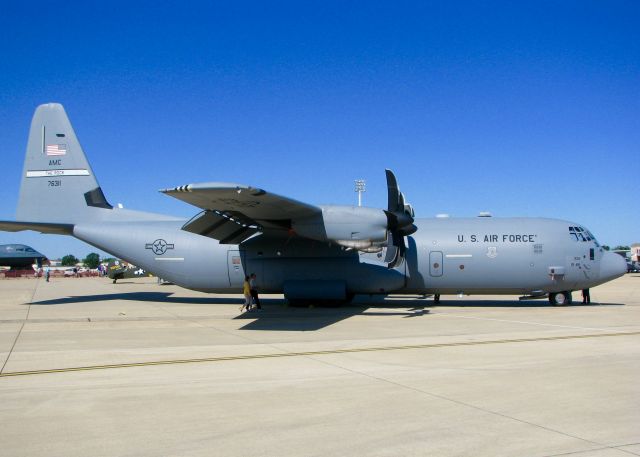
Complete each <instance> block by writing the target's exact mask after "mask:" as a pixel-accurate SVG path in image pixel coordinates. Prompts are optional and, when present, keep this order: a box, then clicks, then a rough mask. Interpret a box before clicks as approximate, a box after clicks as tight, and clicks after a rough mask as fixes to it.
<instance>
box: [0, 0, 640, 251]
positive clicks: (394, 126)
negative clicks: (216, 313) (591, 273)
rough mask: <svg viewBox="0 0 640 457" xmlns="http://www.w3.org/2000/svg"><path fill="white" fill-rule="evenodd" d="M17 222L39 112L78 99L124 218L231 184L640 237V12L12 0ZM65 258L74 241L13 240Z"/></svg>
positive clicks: (2, 89)
mask: <svg viewBox="0 0 640 457" xmlns="http://www.w3.org/2000/svg"><path fill="white" fill-rule="evenodd" d="M0 21H1V22H2V27H1V28H0V56H1V58H0V132H1V134H2V138H3V147H2V186H0V201H1V202H2V203H1V206H0V219H13V218H14V217H15V206H16V201H17V192H18V188H19V182H20V174H21V172H22V164H23V158H24V150H25V146H26V140H27V133H28V128H29V123H30V120H31V116H32V115H33V110H34V109H35V107H36V106H37V105H39V104H41V103H45V102H59V103H62V104H63V105H64V106H65V108H66V110H67V113H68V114H69V116H70V118H71V121H72V123H73V125H74V128H75V130H76V133H77V134H78V137H79V139H80V141H81V143H82V145H83V147H84V150H85V152H86V153H87V156H88V158H89V160H90V162H91V164H92V167H93V170H94V172H95V173H96V175H97V177H98V180H99V182H100V184H101V186H102V188H103V190H104V192H105V194H106V196H107V199H108V200H109V201H110V202H111V203H112V204H116V203H119V202H121V203H123V204H124V205H125V207H128V208H132V209H143V210H149V211H154V212H164V213H168V214H172V215H178V216H184V217H185V218H188V217H191V216H192V215H193V214H195V213H196V212H197V209H195V208H191V207H189V206H188V205H186V204H184V203H181V202H179V201H177V200H174V199H172V198H170V197H167V196H164V195H162V194H160V193H158V192H157V190H158V189H160V188H165V187H173V186H178V185H183V184H188V183H192V182H202V181H230V182H240V183H246V184H251V185H255V186H258V187H262V188H264V189H266V190H268V191H272V192H276V193H279V194H283V195H287V196H290V197H293V198H296V199H299V200H303V201H307V202H310V203H342V204H351V203H355V202H356V194H355V193H354V191H353V180H354V179H356V178H364V179H366V180H367V192H366V194H365V195H364V203H365V204H366V205H367V206H377V207H384V206H385V205H386V188H385V178H384V169H385V168H391V169H393V170H394V171H395V172H396V175H397V176H398V179H399V182H400V186H401V189H402V190H403V191H404V192H405V194H406V195H407V198H408V200H409V201H410V202H411V203H412V204H413V206H414V207H415V209H416V213H417V215H418V216H420V217H430V216H433V215H435V214H437V213H449V214H451V215H452V216H475V215H477V214H478V212H480V211H491V212H492V213H493V214H494V215H495V216H548V217H557V218H563V219H569V220H573V221H576V222H579V223H582V224H584V225H586V226H587V227H588V228H589V229H591V231H593V232H594V233H595V235H596V236H597V237H598V238H599V240H600V241H601V242H602V243H605V244H610V245H615V244H629V243H632V242H636V241H640V217H639V216H638V214H639V206H640V205H639V204H638V195H639V194H640V179H639V175H640V159H639V156H640V25H639V24H640V3H639V2H637V1H608V2H601V1H599V2H590V1H562V2H543V1H536V2H530V3H524V2H513V1H505V2H379V3H376V2H341V1H340V2H330V1H318V2H255V3H254V2H184V1H182V2H122V3H117V2H99V3H98V2H77V3H76V2H28V3H24V2H5V3H4V4H3V6H2V16H1V18H0ZM8 242H24V243H26V244H29V245H31V246H33V247H34V248H36V249H38V250H40V251H41V252H43V253H45V254H46V255H48V256H50V257H58V256H62V255H64V254H67V253H73V254H75V255H76V256H79V257H84V256H85V255H86V254H87V253H89V252H91V251H94V249H93V248H91V247H90V246H88V245H85V244H83V243H81V242H79V241H75V240H71V239H70V238H65V237H59V236H53V235H47V236H45V235H37V234H31V232H23V233H17V234H9V233H0V244H2V243H8Z"/></svg>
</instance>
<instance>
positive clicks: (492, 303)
mask: <svg viewBox="0 0 640 457" xmlns="http://www.w3.org/2000/svg"><path fill="white" fill-rule="evenodd" d="M114 300H124V301H139V302H155V303H172V304H191V305H193V304H197V305H234V306H239V305H241V304H242V303H244V298H242V297H238V298H233V297H224V298H218V297H181V296H174V294H173V293H172V292H126V293H114V294H97V295H81V296H70V297H63V298H56V299H51V300H41V301H36V302H32V303H30V304H31V305H36V306H51V305H65V304H73V303H92V302H101V301H114ZM260 301H261V303H262V305H263V310H262V311H255V310H253V311H249V312H245V313H242V314H239V315H238V316H236V317H234V320H239V321H244V320H246V321H248V322H247V323H246V324H245V325H243V326H242V327H240V330H271V331H314V330H319V329H321V328H324V327H328V326H330V325H333V324H335V323H338V322H340V321H342V320H345V319H348V318H350V317H353V316H363V317H371V318H376V317H390V316H400V317H402V318H408V319H410V318H417V317H425V316H428V315H429V313H430V309H437V308H438V307H470V308H474V307H477V308H482V307H485V308H534V307H535V308H542V307H550V305H549V303H548V302H547V301H545V300H530V301H517V300H515V301H513V300H508V301H507V300H502V301H496V300H451V301H448V300H446V299H443V300H441V303H440V304H439V305H434V303H433V300H431V299H423V298H417V297H416V298H410V299H405V298H382V297H374V298H373V299H371V298H368V297H366V298H365V299H363V300H362V301H359V300H357V298H356V301H355V302H354V303H352V304H349V305H343V306H337V307H331V306H317V305H313V306H312V305H307V306H295V307H289V306H286V302H285V300H284V299H281V298H277V299H276V298H274V299H272V298H261V299H260ZM602 305H606V306H624V304H622V303H591V305H583V304H582V303H574V304H572V305H568V306H570V307H576V306H602Z"/></svg>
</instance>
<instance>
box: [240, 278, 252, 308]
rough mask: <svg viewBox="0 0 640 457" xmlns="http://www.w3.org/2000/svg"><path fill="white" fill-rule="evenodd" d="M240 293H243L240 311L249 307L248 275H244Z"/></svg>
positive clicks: (249, 289) (249, 288)
mask: <svg viewBox="0 0 640 457" xmlns="http://www.w3.org/2000/svg"><path fill="white" fill-rule="evenodd" d="M242 294H243V295H244V304H243V305H242V306H241V307H240V311H244V310H245V309H246V310H247V311H249V310H250V309H251V287H250V286H249V276H245V277H244V282H243V283H242Z"/></svg>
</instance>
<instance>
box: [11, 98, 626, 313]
mask: <svg viewBox="0 0 640 457" xmlns="http://www.w3.org/2000/svg"><path fill="white" fill-rule="evenodd" d="M386 175H387V188H388V206H387V208H386V209H376V208H366V207H354V206H337V205H327V206H316V205H310V204H306V203H302V202H299V201H296V200H293V199H290V198H287V197H283V196H280V195H276V194H272V193H269V192H267V191H264V190H262V189H257V188H254V187H250V186H246V185H242V184H231V183H222V182H209V183H201V184H189V185H185V186H180V187H175V188H170V189H164V190H162V191H161V192H163V193H165V194H167V195H170V196H172V197H175V198H177V199H180V200H182V201H184V202H186V203H189V204H191V205H193V206H196V207H197V208H199V209H200V210H201V211H200V212H199V214H197V215H196V216H195V217H193V218H192V219H191V220H188V221H185V220H182V219H179V218H175V217H171V216H164V215H159V214H153V213H147V212H139V211H131V210H128V209H123V208H114V207H112V206H111V205H110V204H109V203H108V202H107V200H106V198H105V196H104V194H103V192H102V189H101V188H100V187H99V185H98V182H97V180H96V178H95V176H94V173H93V171H92V169H91V167H90V165H89V163H88V161H87V159H86V157H85V154H84V152H83V151H82V148H81V147H80V143H79V142H78V139H77V137H76V135H75V133H74V131H73V128H72V127H71V124H70V122H69V119H68V118H67V115H66V113H65V111H64V108H63V107H62V105H60V104H55V103H49V104H45V105H41V106H39V107H38V108H37V109H36V112H35V114H34V117H33V120H32V123H31V130H30V133H29V141H28V145H27V153H26V159H25V164H24V171H23V175H22V183H21V188H20V197H19V201H18V208H17V218H16V219H17V220H16V221H1V222H0V229H1V230H6V231H19V230H35V231H39V232H41V233H52V234H62V235H72V236H74V237H76V238H78V239H80V240H82V241H84V242H86V243H88V244H91V245H93V246H95V247H97V248H99V249H102V250H104V251H106V252H109V253H111V254H113V255H114V256H116V257H119V258H122V259H125V260H126V261H128V262H131V263H133V264H135V265H137V266H139V267H141V268H144V269H145V270H147V271H150V272H153V273H154V274H156V275H157V276H159V277H162V278H164V279H166V280H169V281H171V282H174V283H175V284H177V285H180V286H182V287H185V288H188V289H194V290H199V291H204V292H229V291H233V292H237V291H239V290H241V287H242V281H243V279H244V277H245V275H246V274H249V273H252V272H255V273H256V274H257V275H258V278H259V280H260V289H261V292H262V293H284V295H285V297H286V298H287V299H289V300H292V301H295V300H310V299H313V300H322V301H325V300H326V301H346V300H348V299H350V298H352V297H353V295H355V294H389V293H394V294H434V295H435V296H436V299H437V298H439V296H440V295H441V294H517V295H522V296H527V297H543V296H545V295H547V294H548V296H549V300H550V302H551V303H552V304H565V303H569V302H570V301H571V291H574V290H579V289H586V288H590V287H593V286H596V285H598V284H602V283H604V282H607V281H609V280H612V279H614V278H617V277H619V276H622V275H623V274H624V273H625V272H626V264H625V262H624V260H623V259H622V258H621V257H620V256H618V255H616V254H614V253H610V252H607V251H604V250H603V249H602V248H601V247H600V245H599V244H598V242H597V241H596V239H595V238H594V236H593V235H592V234H591V233H590V232H589V231H588V230H587V229H586V228H584V227H583V226H581V225H580V224H576V223H573V222H567V221H562V220H555V219H543V218H492V217H478V218H460V219H458V218H433V219H416V218H415V216H414V211H413V208H412V207H411V206H410V205H409V204H408V203H407V202H406V201H405V197H404V195H403V194H402V193H401V192H400V191H399V188H398V184H397V182H396V178H395V176H394V174H393V173H392V172H391V171H390V170H387V171H386Z"/></svg>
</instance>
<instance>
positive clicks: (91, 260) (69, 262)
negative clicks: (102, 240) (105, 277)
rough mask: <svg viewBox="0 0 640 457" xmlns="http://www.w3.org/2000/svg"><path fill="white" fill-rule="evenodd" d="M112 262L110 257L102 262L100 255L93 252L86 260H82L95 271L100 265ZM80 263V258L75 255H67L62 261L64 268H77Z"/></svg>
mask: <svg viewBox="0 0 640 457" xmlns="http://www.w3.org/2000/svg"><path fill="white" fill-rule="evenodd" d="M111 260H113V259H112V258H110V257H105V258H104V259H102V260H100V255H99V254H97V253H95V252H92V253H90V254H88V255H87V256H86V257H85V258H84V259H82V263H83V264H84V266H85V267H87V268H90V269H92V270H93V269H95V268H98V265H100V263H102V262H109V261H111ZM79 262H80V260H78V258H77V257H76V256H74V255H73V254H67V255H65V256H64V257H63V258H62V259H61V261H60V263H61V264H62V266H63V267H75V266H76V265H77V264H78V263H79Z"/></svg>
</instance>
